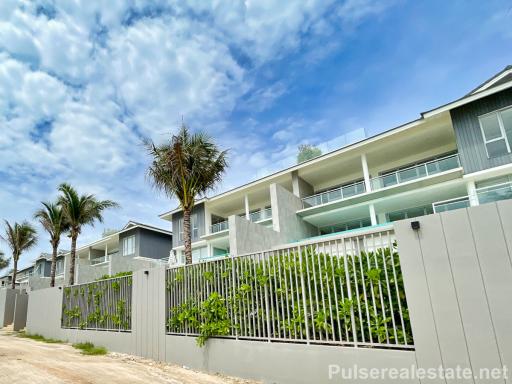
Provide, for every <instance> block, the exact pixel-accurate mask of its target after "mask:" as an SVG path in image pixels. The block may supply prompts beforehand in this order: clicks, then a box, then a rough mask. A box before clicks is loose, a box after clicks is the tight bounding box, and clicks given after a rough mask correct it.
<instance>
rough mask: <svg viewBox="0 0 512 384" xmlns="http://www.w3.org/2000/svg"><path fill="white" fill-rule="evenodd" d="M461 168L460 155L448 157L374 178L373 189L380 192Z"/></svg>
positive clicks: (372, 181)
mask: <svg viewBox="0 0 512 384" xmlns="http://www.w3.org/2000/svg"><path fill="white" fill-rule="evenodd" d="M459 166H460V164H459V156H458V155H450V156H446V157H443V158H440V159H436V160H432V161H427V162H425V163H421V164H417V165H415V166H412V167H408V168H405V169H399V170H397V171H394V172H390V173H387V174H385V175H382V176H378V177H374V178H373V179H372V180H371V183H372V188H373V190H379V189H382V188H386V187H390V186H393V185H397V184H402V183H406V182H408V181H413V180H417V179H420V178H422V177H426V176H431V175H435V174H437V173H441V172H445V171H449V170H451V169H455V168H458V167H459Z"/></svg>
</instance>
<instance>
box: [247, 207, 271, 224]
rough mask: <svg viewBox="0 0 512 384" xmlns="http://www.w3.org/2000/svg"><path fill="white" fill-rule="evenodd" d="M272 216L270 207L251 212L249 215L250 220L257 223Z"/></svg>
mask: <svg viewBox="0 0 512 384" xmlns="http://www.w3.org/2000/svg"><path fill="white" fill-rule="evenodd" d="M271 218H272V208H265V209H261V210H259V211H256V212H253V213H251V214H250V215H249V219H250V221H252V222H253V223H257V222H259V221H263V220H267V219H271Z"/></svg>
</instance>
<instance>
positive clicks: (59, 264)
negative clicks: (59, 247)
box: [55, 259, 64, 275]
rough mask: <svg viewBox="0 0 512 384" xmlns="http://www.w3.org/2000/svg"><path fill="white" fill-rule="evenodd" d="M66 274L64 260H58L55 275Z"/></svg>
mask: <svg viewBox="0 0 512 384" xmlns="http://www.w3.org/2000/svg"><path fill="white" fill-rule="evenodd" d="M63 273H64V259H60V260H57V263H56V264H55V274H56V275H62V274H63Z"/></svg>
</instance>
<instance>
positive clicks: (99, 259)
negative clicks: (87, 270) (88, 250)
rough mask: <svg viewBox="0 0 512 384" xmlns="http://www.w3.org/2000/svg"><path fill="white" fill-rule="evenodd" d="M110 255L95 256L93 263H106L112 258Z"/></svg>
mask: <svg viewBox="0 0 512 384" xmlns="http://www.w3.org/2000/svg"><path fill="white" fill-rule="evenodd" d="M109 256H110V255H108V256H100V257H95V258H94V259H91V265H96V264H101V263H104V262H106V261H109V260H110V257H109Z"/></svg>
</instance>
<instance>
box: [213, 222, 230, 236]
mask: <svg viewBox="0 0 512 384" xmlns="http://www.w3.org/2000/svg"><path fill="white" fill-rule="evenodd" d="M228 229H229V224H228V221H227V220H224V221H220V222H218V223H215V224H213V225H211V226H210V233H218V232H223V231H227V230H228Z"/></svg>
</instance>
